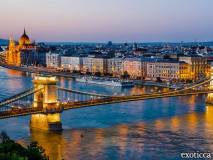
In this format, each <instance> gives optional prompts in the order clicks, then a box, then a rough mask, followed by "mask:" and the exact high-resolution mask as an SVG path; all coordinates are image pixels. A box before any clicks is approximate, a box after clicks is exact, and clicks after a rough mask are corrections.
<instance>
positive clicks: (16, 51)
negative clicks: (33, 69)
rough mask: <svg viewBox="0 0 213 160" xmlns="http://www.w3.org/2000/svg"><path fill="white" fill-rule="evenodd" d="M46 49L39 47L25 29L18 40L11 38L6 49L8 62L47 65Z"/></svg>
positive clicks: (15, 64)
mask: <svg viewBox="0 0 213 160" xmlns="http://www.w3.org/2000/svg"><path fill="white" fill-rule="evenodd" d="M45 56H46V55H45V51H43V50H42V49H41V48H39V47H38V46H37V45H36V43H35V42H31V40H30V38H29V36H28V35H27V34H26V31H25V29H24V33H23V35H22V36H21V37H20V39H19V41H18V42H15V41H14V40H13V39H12V38H10V41H9V45H8V48H7V51H6V62H7V64H9V65H13V66H21V65H39V64H40V65H45V58H46V57H45Z"/></svg>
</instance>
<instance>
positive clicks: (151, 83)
mask: <svg viewBox="0 0 213 160" xmlns="http://www.w3.org/2000/svg"><path fill="white" fill-rule="evenodd" d="M0 66H1V67H4V68H7V69H12V70H16V71H21V72H25V73H35V74H43V75H47V76H57V77H66V78H74V79H76V78H82V77H83V76H85V75H81V74H79V73H70V72H61V71H60V72H59V71H56V70H53V69H48V68H44V67H34V66H33V67H32V66H29V67H22V66H20V67H18V66H12V65H7V64H5V63H0ZM86 76H88V77H89V76H90V75H86ZM97 78H98V77H97ZM106 78H110V77H106ZM132 81H133V83H134V85H139V86H153V87H164V88H170V89H178V88H181V87H182V86H183V85H180V84H179V85H171V84H167V83H160V82H154V81H144V80H143V81H142V80H132Z"/></svg>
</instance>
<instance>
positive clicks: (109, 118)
mask: <svg viewBox="0 0 213 160" xmlns="http://www.w3.org/2000/svg"><path fill="white" fill-rule="evenodd" d="M31 80H32V79H31V77H29V76H25V75H23V74H22V73H21V72H17V71H12V70H7V69H3V68H0V99H3V98H6V97H9V96H11V95H13V94H15V93H18V92H20V91H23V90H25V89H28V88H30V87H31V86H32V82H31ZM59 85H61V86H63V87H66V88H73V89H78V90H81V91H87V92H96V93H104V94H117V95H121V94H138V93H145V92H148V91H151V90H153V91H157V90H162V89H159V88H149V87H134V88H127V89H121V88H113V87H104V86H96V85H89V84H81V83H76V82H75V81H73V80H71V79H64V78H61V79H60V81H59ZM29 121H30V116H26V117H19V118H11V119H5V120H0V126H1V127H0V129H1V130H4V131H6V132H7V133H8V134H9V136H10V137H12V138H13V139H15V140H17V141H18V142H19V143H21V144H23V145H27V144H29V142H30V141H38V142H39V144H40V145H42V146H43V147H44V148H45V150H46V153H47V155H49V157H50V160H61V159H65V160H75V159H82V160H85V159H86V160H94V159H100V160H117V159H120V160H125V159H126V160H129V159H131V160H134V159H154V160H155V159H156V160H158V159H162V160H167V159H181V157H180V153H182V152H211V153H213V106H206V104H205V96H188V97H174V98H165V99H156V100H146V101H137V102H128V103H120V104H110V105H105V106H97V107H89V108H83V109H75V110H70V111H65V112H63V114H62V123H63V128H64V130H63V132H62V133H50V132H41V131H30V129H29Z"/></svg>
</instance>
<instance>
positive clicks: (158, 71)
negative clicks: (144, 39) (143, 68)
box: [146, 60, 191, 81]
mask: <svg viewBox="0 0 213 160" xmlns="http://www.w3.org/2000/svg"><path fill="white" fill-rule="evenodd" d="M146 78H147V79H149V80H163V81H180V80H190V79H191V77H190V68H189V65H188V64H187V63H185V62H180V61H172V60H156V61H152V62H148V63H147V77H146Z"/></svg>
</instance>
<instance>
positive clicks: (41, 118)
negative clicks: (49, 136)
mask: <svg viewBox="0 0 213 160" xmlns="http://www.w3.org/2000/svg"><path fill="white" fill-rule="evenodd" d="M33 83H34V88H35V89H40V90H39V91H38V92H36V93H34V103H33V107H39V108H42V109H43V111H44V113H42V114H35V115H32V117H31V121H30V126H31V128H35V129H42V130H50V131H59V130H62V123H61V118H60V113H61V111H62V110H61V108H60V106H59V104H58V101H57V97H58V96H57V86H56V84H57V79H56V77H49V76H40V75H39V76H35V78H34V80H33Z"/></svg>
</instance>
